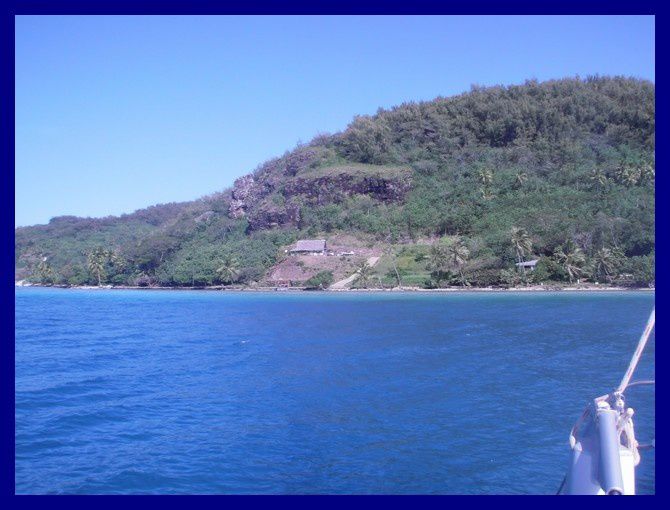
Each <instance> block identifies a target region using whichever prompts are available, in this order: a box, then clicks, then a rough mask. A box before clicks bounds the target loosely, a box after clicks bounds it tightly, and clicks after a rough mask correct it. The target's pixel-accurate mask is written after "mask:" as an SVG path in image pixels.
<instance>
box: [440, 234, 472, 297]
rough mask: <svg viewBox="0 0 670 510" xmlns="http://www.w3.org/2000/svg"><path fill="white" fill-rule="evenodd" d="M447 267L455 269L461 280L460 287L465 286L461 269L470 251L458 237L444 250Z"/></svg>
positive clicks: (465, 282)
mask: <svg viewBox="0 0 670 510" xmlns="http://www.w3.org/2000/svg"><path fill="white" fill-rule="evenodd" d="M446 252H447V253H446V254H447V260H448V263H449V266H451V267H452V268H454V269H456V270H457V271H458V274H459V276H460V278H461V285H463V286H465V285H467V284H468V282H467V281H466V280H465V274H464V272H463V267H464V266H465V264H466V262H467V261H468V257H469V256H470V250H469V249H468V247H467V246H466V245H465V243H464V242H463V240H462V239H461V238H460V237H456V238H455V239H454V240H453V241H452V242H451V243H450V244H449V245H448V246H447V249H446Z"/></svg>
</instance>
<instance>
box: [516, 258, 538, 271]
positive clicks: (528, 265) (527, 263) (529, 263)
mask: <svg viewBox="0 0 670 510" xmlns="http://www.w3.org/2000/svg"><path fill="white" fill-rule="evenodd" d="M537 262H538V259H533V260H524V261H523V262H517V263H516V267H518V268H519V269H524V270H525V269H528V270H529V271H533V270H534V269H535V266H536V265H537Z"/></svg>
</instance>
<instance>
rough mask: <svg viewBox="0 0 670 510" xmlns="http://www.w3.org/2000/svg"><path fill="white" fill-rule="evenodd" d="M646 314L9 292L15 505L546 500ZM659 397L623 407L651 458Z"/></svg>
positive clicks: (533, 300) (567, 299)
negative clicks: (35, 501) (78, 499)
mask: <svg viewBox="0 0 670 510" xmlns="http://www.w3.org/2000/svg"><path fill="white" fill-rule="evenodd" d="M653 304H654V295H653V294H652V293H611V294H610V293H607V294H605V293H568V292H561V293H532V294H525V293H518V294H473V293H470V294H439V295H438V294H427V293H422V294H395V293H384V294H353V293H339V294H332V293H296V294H293V293H267V294H266V293H251V292H249V293H226V292H209V291H205V292H203V291H201V292H197V291H195V292H188V291H182V292H177V291H174V292H172V291H109V290H108V291H95V290H91V291H86V290H61V289H36V288H25V289H24V288H21V289H17V290H16V492H17V493H74V494H89V493H107V494H109V493H114V494H130V493H161V494H173V493H195V494H204V493H244V494H247V493H289V494H293V493H299V494H304V493H330V494H341V493H346V494H351V493H353V494H368V493H385V494H406V493H430V494H433V493H443V494H454V493H456V494H491V493H502V494H529V493H532V494H538V493H539V494H552V493H554V492H555V491H556V489H557V488H558V486H559V484H560V482H561V479H562V478H563V475H564V473H565V468H566V466H567V462H568V454H569V447H568V434H569V430H570V428H571V426H572V425H573V423H574V422H575V420H576V419H577V417H578V416H579V414H580V413H581V411H582V410H583V408H584V406H585V404H586V403H587V402H588V401H589V400H590V399H592V398H594V397H596V396H598V395H601V394H604V393H607V392H608V391H610V390H611V389H612V388H613V387H614V386H616V385H617V384H618V382H619V380H620V378H621V376H622V375H623V372H624V371H625V369H626V367H627V365H628V362H629V359H630V356H631V354H632V352H633V349H634V348H635V345H636V343H637V340H638V337H639V335H640V333H641V331H642V329H643V327H644V324H645V321H646V319H647V316H648V314H649V312H650V311H651V309H652V307H653ZM654 366H655V364H654V339H653V337H652V339H651V341H650V345H649V346H648V348H647V351H646V353H645V356H644V357H643V359H642V362H641V366H640V368H639V371H638V374H637V377H636V378H638V379H639V378H652V377H653V376H654V372H655V371H654ZM654 397H655V395H654V390H653V388H649V387H638V388H634V389H631V390H630V394H629V395H628V402H629V404H630V405H632V406H633V407H634V408H635V410H636V414H635V417H636V429H637V435H638V440H639V441H640V442H643V443H644V442H651V440H652V439H653V438H654V437H655V427H654V420H655V416H654ZM654 455H655V454H654V450H646V451H643V452H642V463H641V465H640V468H639V469H638V493H653V492H655V475H654V470H655V468H654V466H655V462H654V460H655V459H654Z"/></svg>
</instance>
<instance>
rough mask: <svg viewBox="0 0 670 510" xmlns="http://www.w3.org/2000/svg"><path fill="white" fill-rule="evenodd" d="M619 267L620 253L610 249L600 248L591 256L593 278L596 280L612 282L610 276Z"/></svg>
mask: <svg viewBox="0 0 670 510" xmlns="http://www.w3.org/2000/svg"><path fill="white" fill-rule="evenodd" d="M620 265H621V253H620V252H619V250H617V249H616V248H615V249H611V248H605V247H603V248H600V249H599V250H598V251H596V252H595V254H594V255H593V277H594V279H596V280H600V279H605V280H607V281H608V282H611V281H612V276H613V275H614V274H615V273H616V271H617V270H618V269H619V267H620Z"/></svg>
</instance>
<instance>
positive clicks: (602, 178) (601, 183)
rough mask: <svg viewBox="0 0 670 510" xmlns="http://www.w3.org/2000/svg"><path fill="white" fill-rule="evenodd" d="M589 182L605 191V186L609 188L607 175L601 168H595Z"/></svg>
mask: <svg viewBox="0 0 670 510" xmlns="http://www.w3.org/2000/svg"><path fill="white" fill-rule="evenodd" d="M589 180H590V181H591V182H592V183H593V184H594V186H596V187H597V188H600V189H603V188H605V186H607V174H605V172H603V171H602V169H600V168H595V169H594V170H593V171H592V172H591V175H590V176H589Z"/></svg>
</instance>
